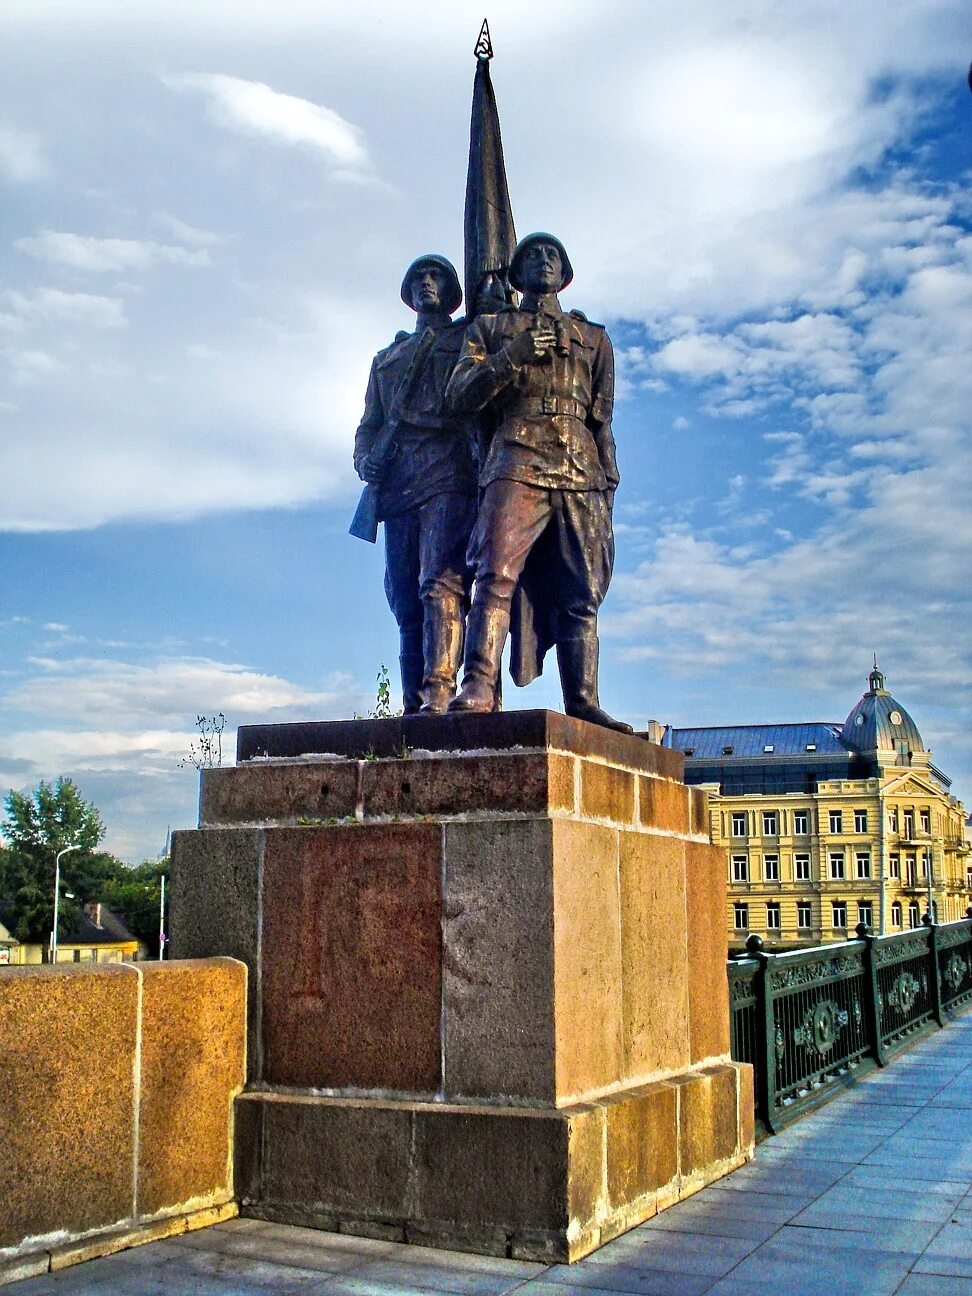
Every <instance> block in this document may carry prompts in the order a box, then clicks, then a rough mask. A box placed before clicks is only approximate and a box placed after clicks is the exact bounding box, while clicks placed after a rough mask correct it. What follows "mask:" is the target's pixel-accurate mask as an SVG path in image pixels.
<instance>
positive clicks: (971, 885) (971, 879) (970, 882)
mask: <svg viewBox="0 0 972 1296" xmlns="http://www.w3.org/2000/svg"><path fill="white" fill-rule="evenodd" d="M965 885H966V886H967V887H968V889H969V890H970V891H972V864H967V865H966V866H965Z"/></svg>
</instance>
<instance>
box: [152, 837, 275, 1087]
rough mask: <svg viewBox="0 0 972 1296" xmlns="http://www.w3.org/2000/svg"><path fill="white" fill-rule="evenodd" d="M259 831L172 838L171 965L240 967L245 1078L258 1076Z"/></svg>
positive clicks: (261, 865)
mask: <svg viewBox="0 0 972 1296" xmlns="http://www.w3.org/2000/svg"><path fill="white" fill-rule="evenodd" d="M263 848H264V835H263V830H262V829H261V828H208V829H201V830H196V831H182V832H174V833H173V834H172V856H171V862H170V866H169V879H170V885H169V945H168V953H169V956H170V957H171V958H173V959H196V958H214V957H217V956H220V955H222V956H225V957H226V958H235V959H239V960H240V962H241V963H245V964H246V968H247V974H248V987H247V1005H246V1016H247V1046H246V1056H247V1075H248V1077H249V1078H250V1079H255V1078H256V1077H258V1076H259V1075H260V1074H261V1071H262V1058H263V1047H262V1039H261V1033H260V998H261V988H262V987H261V982H262V975H261V968H260V959H259V948H260V886H261V880H262V870H263Z"/></svg>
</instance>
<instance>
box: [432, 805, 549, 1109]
mask: <svg viewBox="0 0 972 1296" xmlns="http://www.w3.org/2000/svg"><path fill="white" fill-rule="evenodd" d="M444 834H445V875H444V876H445V895H444V898H443V912H444V923H443V943H444V948H443V1047H444V1054H445V1093H446V1096H447V1097H452V1096H459V1095H464V1096H475V1097H482V1098H489V1097H496V1096H499V1095H505V1096H506V1097H508V1098H509V1097H513V1098H533V1099H538V1100H541V1101H546V1102H552V1101H554V1099H555V1097H556V1074H555V1067H554V1051H555V1050H554V977H553V943H552V940H551V933H552V927H553V856H552V851H553V834H552V829H551V825H550V823H549V822H544V821H542V820H527V821H509V820H508V821H499V822H497V821H493V822H488V823H451V824H446V825H445V829H444Z"/></svg>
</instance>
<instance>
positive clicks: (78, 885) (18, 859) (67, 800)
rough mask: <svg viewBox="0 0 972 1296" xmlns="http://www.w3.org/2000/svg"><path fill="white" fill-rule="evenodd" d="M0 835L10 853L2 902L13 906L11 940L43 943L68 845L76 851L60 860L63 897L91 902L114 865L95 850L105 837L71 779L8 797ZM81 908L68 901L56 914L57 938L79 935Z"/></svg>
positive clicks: (0, 892)
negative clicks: (56, 870)
mask: <svg viewBox="0 0 972 1296" xmlns="http://www.w3.org/2000/svg"><path fill="white" fill-rule="evenodd" d="M6 811H7V814H6V818H5V819H4V820H3V821H2V822H0V833H2V834H3V836H4V838H5V839H6V841H7V844H8V849H7V851H6V852H5V859H4V864H3V869H2V873H0V883H2V890H0V898H2V899H5V900H9V901H12V902H13V905H14V913H15V918H14V925H13V935H14V936H16V938H17V939H18V940H21V941H43V940H45V939H46V938H47V936H48V935H49V934H50V930H51V925H52V923H53V921H54V864H55V857H56V855H57V853H58V852H59V851H61V850H63V849H64V848H65V847H66V846H75V845H76V846H79V847H80V849H79V850H77V851H72V852H71V853H70V854H69V855H65V856H64V857H63V859H62V860H61V893H62V895H64V894H65V893H66V892H69V891H70V892H73V893H74V896H75V899H76V900H81V899H88V898H92V893H93V891H96V890H97V888H98V886H99V885H100V883H101V881H102V880H103V879H104V878H105V877H106V876H107V875H108V874H110V873H111V871H112V869H113V867H115V866H117V864H118V861H117V860H114V859H113V857H112V856H110V855H107V854H105V853H104V852H99V851H97V850H96V847H97V845H98V843H99V842H100V841H101V839H102V837H103V836H104V835H105V825H104V823H103V822H102V818H101V815H100V814H99V813H98V811H97V809H96V808H95V807H94V806H93V805H92V804H91V803H90V802H89V801H86V800H85V799H84V797H83V796H82V795H81V793H80V792H79V791H78V789H77V787H76V786H75V784H74V783H72V782H71V780H70V779H66V778H59V779H58V780H57V782H56V783H43V782H42V783H38V785H37V787H36V788H34V790H33V792H31V793H29V794H25V793H22V792H11V793H10V794H9V795H8V797H7V800H6ZM78 919H79V909H78V905H77V904H76V903H72V902H71V901H69V900H66V901H65V903H64V904H63V905H62V906H61V908H60V910H59V921H58V937H59V938H60V937H62V936H63V937H67V938H69V937H70V936H72V935H73V934H74V932H75V931H76V930H77V925H78Z"/></svg>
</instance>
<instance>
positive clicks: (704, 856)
mask: <svg viewBox="0 0 972 1296" xmlns="http://www.w3.org/2000/svg"><path fill="white" fill-rule="evenodd" d="M685 877H686V904H687V910H688V973H689V975H688V992H689V1047H690V1049H691V1056H692V1061H693V1062H700V1061H703V1060H704V1059H706V1058H719V1057H728V1055H729V981H728V977H727V976H726V959H727V957H728V949H729V943H728V936H727V934H726V861H725V856H724V855H723V854H722V852H721V851H720V850H719V848H718V847H716V846H710V845H708V844H707V843H703V842H687V843H686V845H685Z"/></svg>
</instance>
